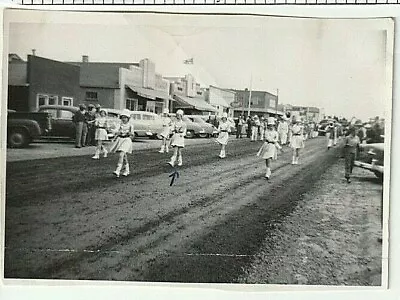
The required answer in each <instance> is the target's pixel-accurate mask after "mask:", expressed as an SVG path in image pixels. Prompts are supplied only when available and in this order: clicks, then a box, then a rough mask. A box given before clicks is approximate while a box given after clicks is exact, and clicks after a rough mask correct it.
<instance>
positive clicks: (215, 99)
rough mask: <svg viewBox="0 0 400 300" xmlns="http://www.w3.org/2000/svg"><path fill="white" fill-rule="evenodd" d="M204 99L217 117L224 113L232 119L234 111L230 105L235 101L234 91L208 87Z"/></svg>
mask: <svg viewBox="0 0 400 300" xmlns="http://www.w3.org/2000/svg"><path fill="white" fill-rule="evenodd" d="M205 97H206V101H207V102H208V103H210V104H211V105H212V106H213V107H214V108H215V109H216V114H217V115H221V114H222V113H224V112H226V113H228V116H229V117H233V112H234V109H233V107H232V106H231V104H232V103H234V102H235V101H236V92H235V91H232V90H228V89H223V88H219V87H216V86H212V85H210V86H209V87H208V88H207V89H206V91H205Z"/></svg>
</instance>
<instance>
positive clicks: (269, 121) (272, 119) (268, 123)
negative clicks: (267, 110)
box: [267, 117, 275, 125]
mask: <svg viewBox="0 0 400 300" xmlns="http://www.w3.org/2000/svg"><path fill="white" fill-rule="evenodd" d="M267 125H275V118H274V117H269V118H268V122H267Z"/></svg>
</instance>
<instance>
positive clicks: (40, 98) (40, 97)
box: [36, 95, 48, 107]
mask: <svg viewBox="0 0 400 300" xmlns="http://www.w3.org/2000/svg"><path fill="white" fill-rule="evenodd" d="M47 98H48V97H47V95H37V97H36V100H37V107H39V106H42V105H46V102H47Z"/></svg>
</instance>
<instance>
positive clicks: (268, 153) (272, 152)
mask: <svg viewBox="0 0 400 300" xmlns="http://www.w3.org/2000/svg"><path fill="white" fill-rule="evenodd" d="M264 139H265V142H264V144H263V145H262V146H261V148H260V150H258V153H257V156H259V157H261V158H262V159H265V165H266V167H267V171H266V173H265V178H267V180H269V179H270V177H271V161H272V160H273V159H276V158H277V149H282V147H281V146H280V145H279V143H278V141H279V134H278V132H277V131H276V130H275V119H274V118H272V117H269V118H268V120H267V130H266V131H265V135H264Z"/></svg>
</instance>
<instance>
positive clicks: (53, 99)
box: [49, 96, 58, 105]
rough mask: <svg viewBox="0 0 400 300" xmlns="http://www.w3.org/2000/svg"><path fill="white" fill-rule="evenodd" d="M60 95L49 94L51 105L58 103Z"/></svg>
mask: <svg viewBox="0 0 400 300" xmlns="http://www.w3.org/2000/svg"><path fill="white" fill-rule="evenodd" d="M57 104H58V97H57V96H49V105H57Z"/></svg>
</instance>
